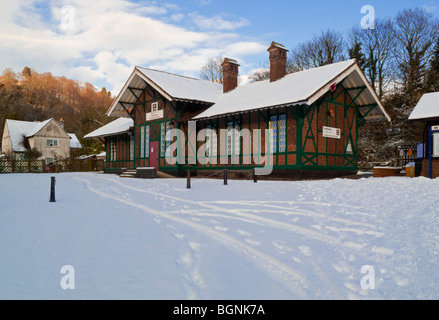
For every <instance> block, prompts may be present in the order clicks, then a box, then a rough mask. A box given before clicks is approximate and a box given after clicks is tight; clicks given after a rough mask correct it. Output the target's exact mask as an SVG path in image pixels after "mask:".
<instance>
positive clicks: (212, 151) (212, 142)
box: [205, 124, 218, 158]
mask: <svg viewBox="0 0 439 320" xmlns="http://www.w3.org/2000/svg"><path fill="white" fill-rule="evenodd" d="M206 129H207V130H209V131H208V132H206V143H205V148H206V157H212V158H215V157H216V156H217V155H218V137H217V135H216V132H215V129H212V126H211V125H210V124H209V125H207V126H206Z"/></svg>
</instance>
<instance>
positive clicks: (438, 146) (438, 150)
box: [433, 132, 439, 158]
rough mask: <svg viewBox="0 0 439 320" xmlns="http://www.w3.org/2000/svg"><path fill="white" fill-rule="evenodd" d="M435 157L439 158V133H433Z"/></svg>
mask: <svg viewBox="0 0 439 320" xmlns="http://www.w3.org/2000/svg"><path fill="white" fill-rule="evenodd" d="M433 157H435V158H439V132H435V133H433Z"/></svg>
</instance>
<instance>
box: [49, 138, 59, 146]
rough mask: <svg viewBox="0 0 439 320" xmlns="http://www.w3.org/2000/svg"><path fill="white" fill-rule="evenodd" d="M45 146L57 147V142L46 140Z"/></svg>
mask: <svg viewBox="0 0 439 320" xmlns="http://www.w3.org/2000/svg"><path fill="white" fill-rule="evenodd" d="M46 146H48V147H58V140H55V139H47V140H46Z"/></svg>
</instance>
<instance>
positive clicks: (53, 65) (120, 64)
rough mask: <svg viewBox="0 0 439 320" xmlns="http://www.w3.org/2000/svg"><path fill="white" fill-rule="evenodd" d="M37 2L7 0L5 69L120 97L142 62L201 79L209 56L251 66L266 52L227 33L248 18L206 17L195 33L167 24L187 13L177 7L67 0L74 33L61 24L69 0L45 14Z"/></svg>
mask: <svg viewBox="0 0 439 320" xmlns="http://www.w3.org/2000/svg"><path fill="white" fill-rule="evenodd" d="M36 3H38V4H41V2H38V1H37V0H23V1H2V2H1V4H0V42H1V43H2V45H1V46H0V69H1V70H0V72H1V71H2V70H3V69H5V68H8V67H11V68H13V69H14V70H16V71H20V70H21V69H22V68H23V67H24V66H29V67H31V68H34V69H37V70H38V71H39V72H52V73H53V74H55V75H59V76H61V75H62V76H66V77H70V78H73V79H77V80H81V81H88V82H91V83H93V84H95V85H96V86H98V87H102V86H105V87H106V88H107V89H109V90H111V91H112V92H113V93H114V94H117V91H118V90H119V89H120V88H121V87H122V85H123V84H124V82H125V81H126V79H127V78H128V77H129V75H130V73H131V71H132V68H133V67H134V66H136V65H140V66H146V67H151V66H155V67H157V69H162V70H166V71H169V72H176V73H183V74H186V75H191V76H198V73H199V69H200V67H201V65H202V64H203V63H204V62H205V61H206V60H207V59H208V58H210V57H214V56H220V55H222V56H226V55H227V56H231V57H234V58H240V59H242V61H245V60H244V59H245V56H246V55H252V54H255V53H260V52H263V51H265V49H266V48H265V47H266V46H265V45H261V44H260V43H258V42H257V41H246V40H245V39H244V38H243V37H242V36H240V35H239V34H235V33H230V32H229V33H227V32H223V31H224V30H227V31H230V30H233V29H235V28H238V27H240V26H243V25H246V24H248V23H249V22H248V21H247V20H246V19H243V18H237V19H235V20H234V21H227V20H225V19H222V18H219V17H213V18H208V17H202V18H203V20H202V22H200V23H201V24H204V25H205V27H206V29H204V31H192V30H188V29H185V28H183V27H181V26H178V25H175V24H171V23H169V22H166V21H174V23H176V22H178V21H181V20H182V19H183V18H184V17H187V16H188V15H189V14H188V13H182V12H181V11H180V9H179V8H178V6H177V5H172V4H164V5H162V4H158V3H156V2H150V3H149V4H146V5H145V4H144V5H143V6H140V5H139V4H136V3H131V2H129V1H127V0H95V1H88V0H69V1H68V4H69V5H71V6H72V7H73V8H74V22H75V28H74V30H71V31H69V32H66V31H65V30H62V29H61V27H60V22H61V20H62V18H63V12H62V11H61V8H62V7H63V5H64V2H61V3H60V2H59V1H55V0H53V1H52V2H50V3H49V4H48V6H47V7H46V8H45V9H46V10H45V11H41V10H40V9H38V8H37V7H36V6H35V4H36ZM66 3H67V2H66ZM24 7H25V8H24ZM138 9H140V11H139V10H138ZM166 17H169V18H171V19H173V20H171V19H166ZM25 21H27V22H26V23H25ZM215 22H216V23H217V26H214V25H213V23H215ZM209 25H210V27H209ZM209 28H210V29H212V30H210V31H209V30H208V29H209ZM220 30H222V31H220Z"/></svg>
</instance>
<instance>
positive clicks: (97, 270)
mask: <svg viewBox="0 0 439 320" xmlns="http://www.w3.org/2000/svg"><path fill="white" fill-rule="evenodd" d="M51 176H53V174H8V175H1V176H0V190H1V192H0V204H1V205H0V299H166V300H167V299H216V300H221V299H250V300H253V299H276V300H283V299H288V300H289V299H438V298H439V276H438V265H439V264H438V262H439V233H438V230H439V207H438V205H437V204H438V194H439V180H438V179H436V180H429V179H425V178H414V179H410V178H406V177H395V178H369V179H360V180H347V179H335V180H324V181H295V182H279V181H276V182H275V181H259V182H258V183H257V184H255V183H253V182H251V181H229V184H228V185H227V186H224V185H223V183H222V181H221V180H200V179H193V180H192V189H190V190H188V189H186V180H185V179H157V180H140V179H122V178H119V177H118V176H115V175H104V174H99V173H65V174H55V175H54V176H55V177H56V201H57V202H56V203H50V202H49V190H50V177H51ZM64 265H70V266H72V267H73V268H74V276H75V277H74V284H75V289H74V290H63V289H62V287H61V285H60V283H61V282H62V281H63V279H64V278H63V277H65V276H66V275H67V274H66V273H61V268H62V267H63V266H64ZM364 266H369V267H364ZM365 268H366V269H365ZM362 271H363V273H362ZM372 271H373V272H374V273H372ZM70 275H72V273H70ZM72 281H73V280H72ZM362 284H363V286H364V285H365V284H366V285H369V286H370V285H371V284H374V289H371V288H370V287H369V289H368V288H367V287H365V288H362Z"/></svg>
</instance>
